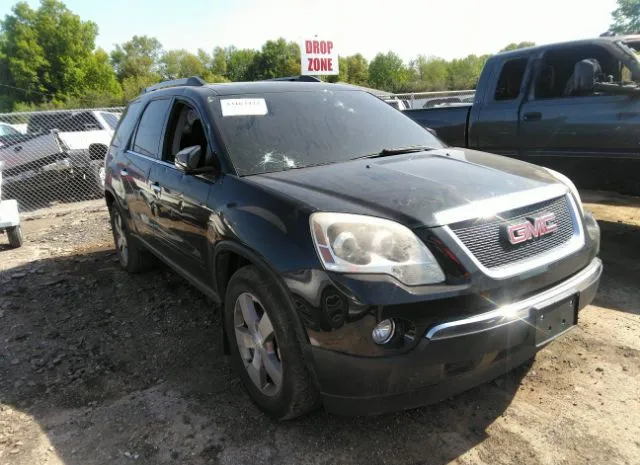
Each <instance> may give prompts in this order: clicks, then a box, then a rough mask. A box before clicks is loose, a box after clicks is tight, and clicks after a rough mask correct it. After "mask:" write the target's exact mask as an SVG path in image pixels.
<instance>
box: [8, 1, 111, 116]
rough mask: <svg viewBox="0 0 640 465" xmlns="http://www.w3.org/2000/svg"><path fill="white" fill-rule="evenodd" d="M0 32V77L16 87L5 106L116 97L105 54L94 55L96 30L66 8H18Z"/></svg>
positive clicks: (50, 3) (22, 4)
mask: <svg viewBox="0 0 640 465" xmlns="http://www.w3.org/2000/svg"><path fill="white" fill-rule="evenodd" d="M0 30H1V33H0V78H1V82H3V83H6V84H7V85H9V86H11V88H12V89H11V90H10V91H9V92H8V94H9V95H8V100H7V101H9V102H17V101H23V102H26V103H35V104H40V103H42V102H45V101H53V100H58V101H65V100H67V99H70V98H78V97H81V96H83V95H84V94H85V93H87V92H101V91H105V90H109V89H111V90H112V91H114V92H117V90H118V89H117V85H114V82H115V81H114V80H113V71H112V70H110V67H105V66H104V65H105V62H104V52H98V51H96V52H95V53H94V48H95V39H96V36H97V34H98V27H97V26H96V24H95V23H93V22H91V21H82V20H81V19H80V17H79V16H78V15H76V14H74V13H73V12H72V11H71V10H69V9H68V8H67V7H66V6H65V5H64V4H63V3H61V2H59V1H57V0H42V1H41V3H40V6H39V7H38V8H37V9H35V10H34V9H32V8H31V7H29V5H28V4H27V3H25V2H20V3H17V4H16V5H15V6H14V7H13V8H12V12H11V14H8V15H6V16H5V19H4V21H2V22H1V23H0ZM5 102H6V101H5Z"/></svg>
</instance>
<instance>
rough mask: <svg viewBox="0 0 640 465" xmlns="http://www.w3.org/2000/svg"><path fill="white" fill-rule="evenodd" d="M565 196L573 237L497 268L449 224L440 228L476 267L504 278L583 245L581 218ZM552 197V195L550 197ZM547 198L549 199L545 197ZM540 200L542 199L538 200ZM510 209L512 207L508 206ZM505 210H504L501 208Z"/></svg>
mask: <svg viewBox="0 0 640 465" xmlns="http://www.w3.org/2000/svg"><path fill="white" fill-rule="evenodd" d="M564 195H565V197H566V199H567V202H568V204H569V212H570V213H571V219H572V220H573V237H572V238H571V239H569V241H568V242H566V243H565V244H563V245H561V246H560V247H556V248H554V249H551V250H549V251H547V252H544V253H541V254H539V255H535V256H534V257H532V258H529V259H525V260H521V261H519V262H516V263H511V264H508V265H503V266H500V267H497V268H487V267H486V266H484V265H483V264H482V263H480V261H479V260H478V259H477V258H476V256H475V255H474V254H473V253H472V252H471V251H470V250H469V249H468V248H467V246H466V245H464V243H463V242H462V241H461V240H460V238H459V237H458V236H457V235H456V234H455V233H454V232H453V231H452V230H451V228H450V227H449V226H443V227H442V230H443V231H444V233H445V234H447V235H448V236H449V237H450V238H451V240H452V241H454V242H455V243H456V244H457V245H458V247H460V248H461V249H462V250H463V251H464V252H465V255H466V256H467V257H469V259H470V260H471V261H472V262H473V264H474V265H475V266H477V267H478V269H479V270H480V271H482V272H483V273H484V274H485V275H487V276H489V277H490V278H493V279H505V278H509V277H512V276H515V275H518V274H521V273H524V272H527V271H531V270H533V269H535V268H538V267H541V266H545V265H548V264H550V263H553V262H555V261H558V260H560V259H562V258H564V257H566V256H568V255H571V254H572V253H574V252H577V251H578V250H580V249H581V248H582V247H583V246H584V229H583V227H582V219H581V218H580V216H579V214H578V211H579V209H578V206H577V205H576V203H575V200H574V199H573V196H572V195H571V194H569V193H568V192H566V190H565V194H564ZM552 198H553V197H552ZM546 200H549V199H546ZM539 201H542V200H539ZM509 209H510V210H511V209H513V208H509ZM502 211H506V210H504V209H503V210H502Z"/></svg>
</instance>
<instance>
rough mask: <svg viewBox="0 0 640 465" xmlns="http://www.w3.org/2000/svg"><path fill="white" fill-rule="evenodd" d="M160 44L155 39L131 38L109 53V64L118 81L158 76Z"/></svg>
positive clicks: (144, 37) (145, 37)
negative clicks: (135, 77)
mask: <svg viewBox="0 0 640 465" xmlns="http://www.w3.org/2000/svg"><path fill="white" fill-rule="evenodd" d="M161 57H162V44H161V43H160V42H159V41H158V39H156V38H155V37H148V36H133V38H132V39H131V40H130V41H128V42H125V43H124V44H122V45H116V48H115V50H113V51H112V52H111V64H112V65H113V68H114V69H115V72H116V75H117V76H118V79H119V80H120V81H121V82H123V81H124V80H125V79H127V78H130V77H134V76H150V75H154V74H158V71H159V68H160V58H161Z"/></svg>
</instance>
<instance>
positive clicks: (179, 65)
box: [160, 50, 208, 79]
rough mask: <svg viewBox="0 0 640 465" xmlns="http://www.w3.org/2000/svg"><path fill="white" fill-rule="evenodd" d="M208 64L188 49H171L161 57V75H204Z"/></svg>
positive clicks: (181, 76) (182, 76)
mask: <svg viewBox="0 0 640 465" xmlns="http://www.w3.org/2000/svg"><path fill="white" fill-rule="evenodd" d="M207 72H208V71H207V69H206V65H205V63H203V62H202V60H201V59H200V58H198V57H197V56H196V55H194V54H193V53H190V52H188V51H187V50H169V51H168V52H166V53H165V54H164V55H163V56H162V58H161V59H160V75H161V76H162V78H163V79H178V78H184V77H189V76H204V75H205V74H206V73H207Z"/></svg>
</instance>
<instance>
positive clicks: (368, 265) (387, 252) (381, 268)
mask: <svg viewBox="0 0 640 465" xmlns="http://www.w3.org/2000/svg"><path fill="white" fill-rule="evenodd" d="M311 235H312V236H313V241H314V244H315V246H316V250H317V251H318V256H319V257H320V261H321V262H322V264H323V265H324V267H325V269H327V270H330V271H338V272H342V273H368V274H388V275H391V276H394V277H395V278H397V279H398V280H399V281H401V282H403V283H405V284H407V285H409V286H416V285H418V284H432V283H441V282H443V281H444V279H445V276H444V273H443V272H442V269H441V268H440V265H438V262H437V261H436V259H435V258H434V257H433V254H432V253H431V251H429V249H428V248H427V247H426V246H425V245H424V244H423V243H422V242H421V241H420V240H419V239H418V238H417V237H416V235H415V234H414V233H413V232H411V230H410V229H409V228H407V227H405V226H402V225H401V224H398V223H395V222H393V221H389V220H385V219H382V218H375V217H371V216H364V215H352V214H348V213H313V214H312V215H311Z"/></svg>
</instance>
